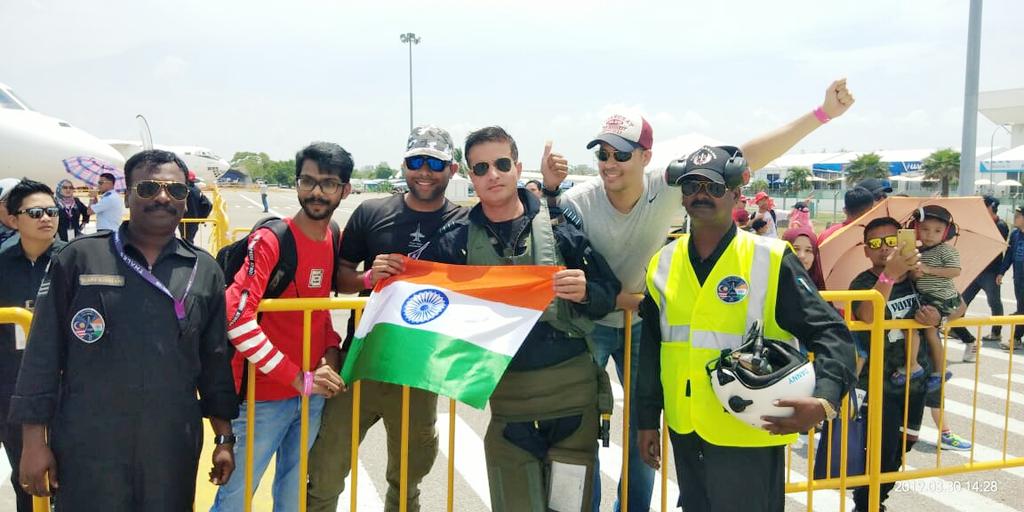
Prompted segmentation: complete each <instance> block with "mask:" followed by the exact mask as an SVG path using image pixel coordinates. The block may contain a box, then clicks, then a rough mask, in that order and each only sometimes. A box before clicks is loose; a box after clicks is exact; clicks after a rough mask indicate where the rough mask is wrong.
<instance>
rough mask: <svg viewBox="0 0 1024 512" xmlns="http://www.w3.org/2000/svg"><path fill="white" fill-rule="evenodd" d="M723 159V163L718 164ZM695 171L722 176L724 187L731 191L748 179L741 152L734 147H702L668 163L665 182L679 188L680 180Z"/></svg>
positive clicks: (748, 173)
mask: <svg viewBox="0 0 1024 512" xmlns="http://www.w3.org/2000/svg"><path fill="white" fill-rule="evenodd" d="M719 158H724V159H725V161H724V162H718V161H717V160H718V159H719ZM696 169H708V170H711V171H714V172H717V173H718V174H720V175H722V178H723V179H724V180H725V186H726V187H728V188H730V189H733V188H736V187H739V186H741V185H745V184H746V182H747V181H748V180H749V179H750V171H749V169H748V168H747V161H746V159H744V158H743V152H742V151H740V149H739V148H737V147H735V146H715V147H711V146H704V147H702V148H700V149H698V150H697V151H694V152H693V153H690V154H689V155H687V156H684V157H681V158H677V159H675V160H673V161H671V162H669V164H668V167H666V168H665V182H666V183H668V184H669V185H673V186H679V184H680V179H681V178H682V177H683V176H684V175H686V174H687V173H689V172H690V171H693V170H696Z"/></svg>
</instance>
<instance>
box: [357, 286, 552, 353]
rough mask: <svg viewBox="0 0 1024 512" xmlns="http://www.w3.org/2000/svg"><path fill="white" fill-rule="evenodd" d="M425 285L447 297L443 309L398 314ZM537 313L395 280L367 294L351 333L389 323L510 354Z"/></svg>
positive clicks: (537, 311) (524, 336)
mask: <svg viewBox="0 0 1024 512" xmlns="http://www.w3.org/2000/svg"><path fill="white" fill-rule="evenodd" d="M428 289H434V290H439V291H440V292H442V293H443V294H444V295H445V296H446V297H447V298H448V307H447V309H445V310H444V311H443V312H442V313H441V315H440V316H438V317H437V318H434V319H432V320H430V321H428V322H426V323H422V324H410V323H409V322H406V321H405V320H404V319H403V318H402V309H403V305H404V304H405V301H406V299H408V298H409V297H410V296H412V294H414V293H416V292H418V291H421V290H428ZM540 315H541V311H539V310H536V309H530V308H522V307H517V306H510V305H508V304H504V303H501V302H494V301H488V300H483V299H478V298H476V297H472V296H469V295H463V294H461V293H457V292H453V291H451V290H448V289H445V288H440V287H434V286H430V285H423V284H417V283H409V282H405V281H398V282H396V283H394V284H391V285H389V286H388V287H386V288H384V289H383V290H382V291H381V292H380V293H379V294H374V295H373V296H372V297H370V300H369V301H368V302H367V305H366V310H365V313H364V314H363V318H362V320H361V321H360V322H359V328H358V329H356V333H355V336H356V337H357V338H363V337H366V334H367V333H369V332H370V330H371V329H372V328H373V326H374V325H375V324H378V323H389V324H394V325H399V326H402V327H405V328H408V329H418V330H422V331H428V332H435V333H438V334H443V335H445V336H450V337H452V338H456V339H460V340H464V341H467V342H469V343H472V344H473V345H476V346H478V347H480V348H483V349H485V350H489V351H491V352H496V353H499V354H503V355H506V356H509V357H512V356H514V355H515V354H516V351H518V350H519V346H520V345H521V344H522V342H523V340H524V339H526V335H527V334H529V332H530V330H531V329H533V326H534V324H536V323H537V319H539V318H540Z"/></svg>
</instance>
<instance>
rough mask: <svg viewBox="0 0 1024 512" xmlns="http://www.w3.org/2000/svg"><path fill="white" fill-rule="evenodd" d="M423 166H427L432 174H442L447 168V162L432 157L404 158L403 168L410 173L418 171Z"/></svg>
mask: <svg viewBox="0 0 1024 512" xmlns="http://www.w3.org/2000/svg"><path fill="white" fill-rule="evenodd" d="M423 164H427V167H429V168H430V170H431V171H434V172H442V171H444V170H445V169H446V168H447V167H448V162H445V161H444V160H441V159H440V158H435V157H432V156H422V155H417V156H410V157H406V158H405V168H406V169H409V170H410V171H416V170H419V169H420V168H422V167H423Z"/></svg>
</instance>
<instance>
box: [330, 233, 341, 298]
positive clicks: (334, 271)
mask: <svg viewBox="0 0 1024 512" xmlns="http://www.w3.org/2000/svg"><path fill="white" fill-rule="evenodd" d="M331 242H332V243H333V245H334V253H333V254H332V255H331V266H332V267H333V268H331V291H332V292H333V291H334V290H337V289H338V258H339V257H340V256H341V226H339V225H338V223H337V222H334V221H333V220H331Z"/></svg>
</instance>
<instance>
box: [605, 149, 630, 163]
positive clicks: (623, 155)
mask: <svg viewBox="0 0 1024 512" xmlns="http://www.w3.org/2000/svg"><path fill="white" fill-rule="evenodd" d="M612 155H615V161H616V162H628V161H629V159H631V158H633V152H632V151H606V150H603V149H599V150H597V159H598V160H600V161H602V162H607V161H608V159H609V158H611V157H612Z"/></svg>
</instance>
